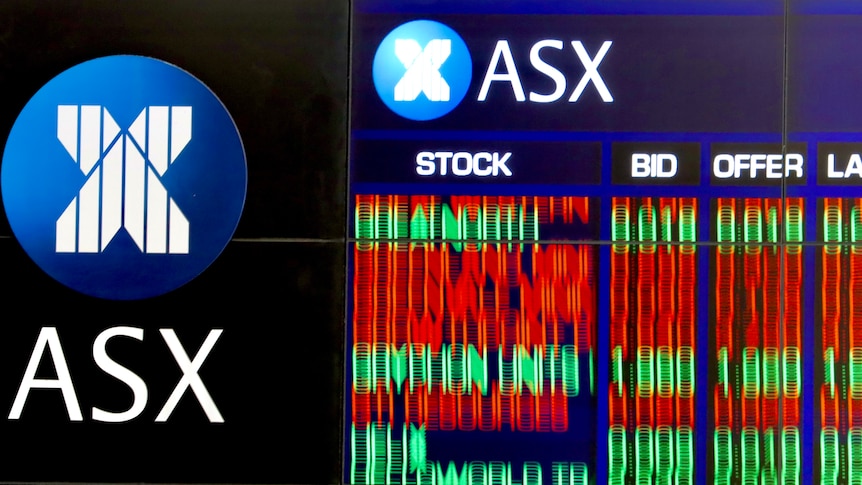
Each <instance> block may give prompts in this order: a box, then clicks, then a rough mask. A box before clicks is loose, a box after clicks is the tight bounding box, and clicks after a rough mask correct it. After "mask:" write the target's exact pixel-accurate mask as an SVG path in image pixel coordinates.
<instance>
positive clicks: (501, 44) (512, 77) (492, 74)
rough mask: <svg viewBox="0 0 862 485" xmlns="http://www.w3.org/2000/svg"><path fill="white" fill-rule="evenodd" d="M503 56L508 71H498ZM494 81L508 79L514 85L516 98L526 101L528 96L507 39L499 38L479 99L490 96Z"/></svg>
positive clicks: (513, 90)
mask: <svg viewBox="0 0 862 485" xmlns="http://www.w3.org/2000/svg"><path fill="white" fill-rule="evenodd" d="M501 57H502V58H503V63H504V64H505V65H506V72H503V73H498V72H497V65H498V64H499V63H500V58H501ZM494 81H508V82H509V84H510V85H511V86H512V92H513V93H514V94H515V100H516V101H526V99H527V97H526V96H525V95H524V87H523V86H522V85H521V77H520V76H518V69H517V68H516V67H515V59H513V58H512V51H511V49H509V42H508V41H506V40H498V41H497V46H496V47H494V53H493V54H491V62H489V63H488V70H487V71H486V72H485V79H484V80H483V81H482V88H481V89H480V90H479V98H478V101H485V99H486V98H487V97H488V90H489V89H490V88H491V83H492V82H494Z"/></svg>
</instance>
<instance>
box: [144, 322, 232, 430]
mask: <svg viewBox="0 0 862 485" xmlns="http://www.w3.org/2000/svg"><path fill="white" fill-rule="evenodd" d="M159 333H161V334H162V338H163V339H164V340H165V343H166V344H168V348H169V349H170V350H171V354H172V355H173V356H174V360H176V362H177V365H179V367H180V370H182V371H183V376H182V378H181V379H180V381H179V382H178V383H177V386H176V387H175V388H174V391H173V392H172V393H171V395H170V397H169V398H168V400H167V402H165V405H164V407H162V410H161V411H159V415H158V416H156V422H157V423H160V422H164V421H167V420H168V418H169V417H171V413H172V412H173V411H174V408H175V407H176V406H177V403H179V402H180V398H181V397H182V396H183V394H185V392H186V388H188V387H191V389H192V392H193V393H194V395H195V397H197V399H198V402H199V403H200V405H201V408H203V410H204V413H206V415H207V418H209V420H210V422H211V423H224V418H222V415H221V413H220V412H219V410H218V408H217V407H216V405H215V402H213V400H212V397H210V393H209V391H207V388H206V386H205V385H204V383H203V381H201V378H200V376H199V375H198V370H199V369H200V368H201V365H203V363H204V360H206V358H207V356H208V355H209V353H210V351H211V350H212V349H213V346H214V345H215V343H216V341H217V340H218V338H219V337H220V336H221V334H222V330H221V329H213V330H210V333H209V335H207V338H206V340H204V343H203V344H202V345H201V347H200V349H198V353H197V354H196V355H195V356H194V358H193V359H189V356H188V354H186V351H185V349H183V346H182V344H181V343H180V341H179V339H178V338H177V334H176V333H175V332H174V330H173V329H172V328H161V329H159Z"/></svg>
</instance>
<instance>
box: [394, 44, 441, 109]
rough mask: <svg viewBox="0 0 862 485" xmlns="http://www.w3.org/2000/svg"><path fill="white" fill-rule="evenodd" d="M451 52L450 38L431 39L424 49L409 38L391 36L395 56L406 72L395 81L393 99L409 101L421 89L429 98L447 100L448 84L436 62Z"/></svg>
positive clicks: (439, 61)
mask: <svg viewBox="0 0 862 485" xmlns="http://www.w3.org/2000/svg"><path fill="white" fill-rule="evenodd" d="M451 53H452V41H451V40H450V39H433V40H431V41H430V42H428V44H427V45H425V49H422V46H420V45H419V43H418V42H416V41H415V40H413V39H395V56H396V57H398V60H399V61H401V64H404V68H405V69H407V72H405V73H404V76H402V77H401V80H399V81H398V84H396V85H395V101H413V100H415V99H416V97H417V96H419V93H424V94H425V96H426V97H427V98H428V100H429V101H449V85H448V84H447V83H446V80H445V79H443V76H441V75H440V66H442V65H443V63H444V62H446V59H448V58H449V54H451Z"/></svg>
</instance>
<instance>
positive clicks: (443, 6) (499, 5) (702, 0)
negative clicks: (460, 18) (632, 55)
mask: <svg viewBox="0 0 862 485" xmlns="http://www.w3.org/2000/svg"><path fill="white" fill-rule="evenodd" d="M816 1H817V2H820V1H821V0H816ZM811 3H815V2H813V1H812V2H811ZM828 3H835V4H838V3H839V2H828ZM353 5H354V9H355V10H356V11H358V12H363V13H403V14H438V15H439V14H459V13H463V14H491V13H495V14H519V15H523V14H568V15H577V14H582V15H783V14H784V2H783V1H781V0H711V1H706V0H698V1H692V0H661V1H652V0H466V1H465V0H354V2H353ZM857 10H862V8H857Z"/></svg>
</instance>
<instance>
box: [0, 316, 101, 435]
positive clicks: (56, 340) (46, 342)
mask: <svg viewBox="0 0 862 485" xmlns="http://www.w3.org/2000/svg"><path fill="white" fill-rule="evenodd" d="M46 348H47V349H48V353H49V354H50V355H51V361H52V362H53V363H54V370H55V371H56V372H57V378H56V379H37V378H36V369H38V368H39V362H41V361H42V356H43V354H44V353H45V349H46ZM31 389H60V392H61V393H62V394H63V402H64V403H65V404H66V412H67V413H68V414H69V420H71V421H83V419H84V417H83V415H82V414H81V407H80V406H79V405H78V397H77V396H76V395H75V386H74V385H73V384H72V376H71V375H70V374H69V367H68V366H67V365H66V357H65V356H64V355H63V346H62V345H60V337H59V336H58V335H57V329H56V328H55V327H43V328H42V330H41V331H40V332H39V337H38V338H37V339H36V345H35V346H34V347H33V353H32V354H30V362H29V363H27V370H25V371H24V378H23V379H22V380H21V386H19V387H18V393H17V394H16V395H15V401H13V403H12V410H11V411H10V412H9V419H12V420H16V419H19V418H21V411H22V410H23V409H24V402H25V401H27V396H28V395H29V394H30V390H31Z"/></svg>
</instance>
